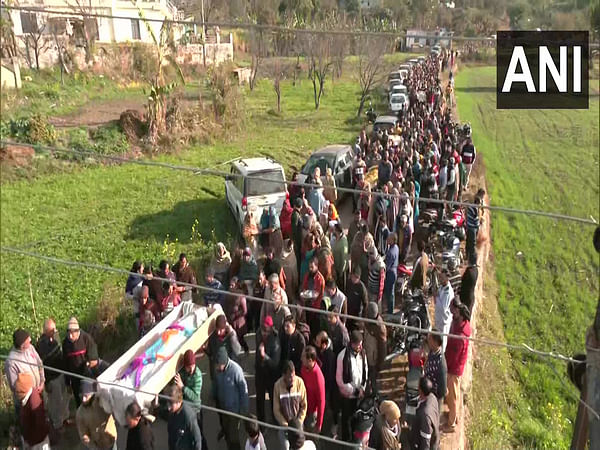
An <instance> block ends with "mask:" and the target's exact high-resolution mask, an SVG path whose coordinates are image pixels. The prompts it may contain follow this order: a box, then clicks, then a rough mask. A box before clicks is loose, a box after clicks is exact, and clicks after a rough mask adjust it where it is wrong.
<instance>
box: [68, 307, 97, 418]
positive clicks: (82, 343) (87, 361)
mask: <svg viewBox="0 0 600 450" xmlns="http://www.w3.org/2000/svg"><path fill="white" fill-rule="evenodd" d="M62 348H63V358H64V364H65V365H64V368H65V370H66V371H68V372H73V373H76V374H79V375H84V374H85V372H86V369H87V370H93V369H94V368H95V367H96V366H97V365H98V347H97V346H96V342H94V339H93V338H92V337H91V336H90V335H89V334H87V333H86V332H85V331H83V330H80V329H79V322H78V321H77V319H76V318H75V317H71V319H69V323H68V324H67V337H66V338H65V339H64V341H63V345H62ZM67 384H68V385H70V386H71V389H73V396H74V397H75V403H76V405H77V407H78V408H79V405H81V397H80V395H79V387H80V385H81V378H76V377H67Z"/></svg>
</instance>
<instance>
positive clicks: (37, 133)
mask: <svg viewBox="0 0 600 450" xmlns="http://www.w3.org/2000/svg"><path fill="white" fill-rule="evenodd" d="M0 131H1V133H2V136H3V137H5V136H9V137H12V138H14V139H16V140H17V141H21V142H26V143H28V144H42V145H43V144H45V145H51V144H53V143H54V142H56V130H55V129H54V127H53V126H52V125H51V124H49V123H48V120H47V119H46V118H45V117H43V116H41V115H39V114H34V115H33V116H31V117H22V118H19V119H11V120H9V121H8V122H3V123H2V127H1V130H0Z"/></svg>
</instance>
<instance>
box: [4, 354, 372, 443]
mask: <svg viewBox="0 0 600 450" xmlns="http://www.w3.org/2000/svg"><path fill="white" fill-rule="evenodd" d="M0 359H2V360H5V361H15V362H18V363H21V364H27V365H30V366H33V367H40V365H39V364H36V363H34V362H31V361H25V360H22V359H18V358H14V357H11V356H10V355H3V354H0ZM41 367H43V368H44V370H49V371H51V372H56V373H60V374H62V375H66V376H69V377H73V378H79V379H80V380H87V381H89V382H91V383H94V384H97V385H99V386H112V387H117V388H119V389H126V390H129V391H133V392H135V393H140V394H146V395H151V396H153V397H155V398H156V397H158V398H162V399H164V400H171V397H169V396H168V395H164V394H156V393H154V392H148V391H143V390H141V389H136V388H134V387H132V386H126V385H123V384H119V383H114V382H109V381H98V380H96V379H94V378H89V377H86V376H84V375H80V374H78V373H74V372H69V371H66V370H62V369H57V368H54V367H50V366H47V365H45V364H42V365H41ZM296 376H300V375H296ZM96 394H97V392H96ZM183 403H187V404H188V405H189V406H192V407H194V408H197V407H198V405H195V404H193V403H191V402H190V401H188V400H183ZM140 406H142V405H140ZM200 408H202V409H204V410H206V411H211V412H215V413H218V414H225V415H228V416H231V417H235V418H236V419H240V420H243V421H246V422H256V423H258V424H259V425H261V426H264V427H267V428H272V429H275V430H278V431H295V432H298V431H299V430H297V429H295V428H292V427H289V426H281V425H273V424H270V423H267V422H262V421H260V420H258V419H253V418H251V417H248V416H243V415H241V414H237V413H234V412H231V411H227V410H225V409H220V408H215V407H212V406H206V405H205V404H204V403H202V404H201V405H200ZM302 433H303V434H304V435H305V436H309V437H311V438H314V439H320V440H323V441H327V442H331V443H333V444H336V445H343V446H346V447H351V448H356V444H353V443H350V442H346V441H340V440H336V439H333V438H330V437H328V436H323V435H320V434H316V433H311V432H308V431H302ZM368 449H369V450H375V449H372V448H371V447H368Z"/></svg>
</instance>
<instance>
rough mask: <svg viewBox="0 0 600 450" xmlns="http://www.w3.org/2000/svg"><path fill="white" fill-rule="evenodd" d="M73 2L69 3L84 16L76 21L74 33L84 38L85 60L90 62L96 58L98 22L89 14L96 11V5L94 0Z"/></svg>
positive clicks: (76, 0) (74, 0) (75, 0)
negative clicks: (79, 20) (93, 3)
mask: <svg viewBox="0 0 600 450" xmlns="http://www.w3.org/2000/svg"><path fill="white" fill-rule="evenodd" d="M73 2H74V3H69V6H70V7H71V9H72V10H73V11H75V12H77V13H79V14H81V16H82V18H83V20H82V21H81V22H74V26H75V27H77V29H74V33H77V34H79V35H80V37H81V38H82V39H83V43H84V45H83V48H84V50H85V61H86V62H87V63H89V62H91V61H92V60H93V58H94V49H95V45H96V38H97V36H98V22H97V21H96V18H94V17H89V15H90V14H94V13H95V12H96V11H95V9H94V6H92V0H73ZM134 4H135V3H134Z"/></svg>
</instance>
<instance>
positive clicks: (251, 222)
mask: <svg viewBox="0 0 600 450" xmlns="http://www.w3.org/2000/svg"><path fill="white" fill-rule="evenodd" d="M242 236H243V238H244V241H246V245H247V246H248V247H250V248H254V249H256V236H258V226H257V225H256V220H255V218H254V212H253V211H248V212H247V213H246V217H244V226H243V227H242Z"/></svg>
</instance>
